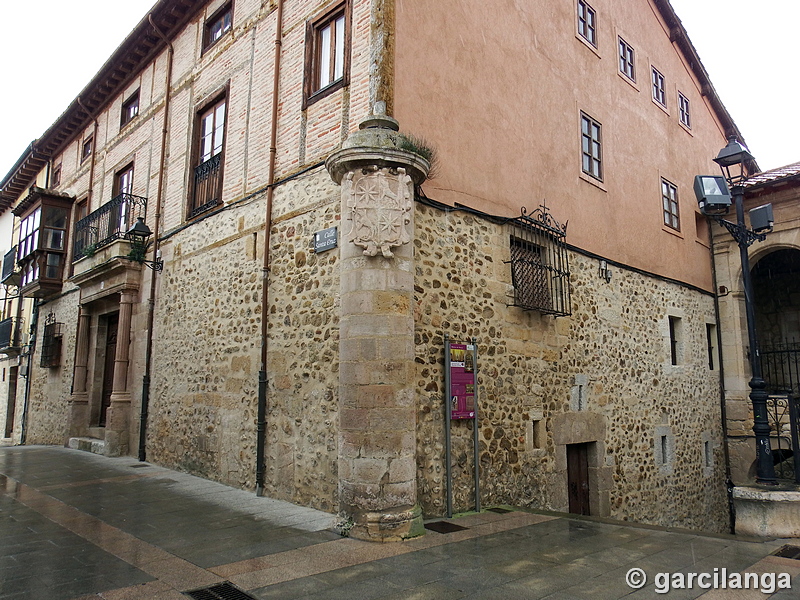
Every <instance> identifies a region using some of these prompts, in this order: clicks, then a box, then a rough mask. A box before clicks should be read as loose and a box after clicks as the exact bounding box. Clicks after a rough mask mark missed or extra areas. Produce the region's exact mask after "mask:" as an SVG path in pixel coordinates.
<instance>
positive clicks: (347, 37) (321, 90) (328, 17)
mask: <svg viewBox="0 0 800 600" xmlns="http://www.w3.org/2000/svg"><path fill="white" fill-rule="evenodd" d="M340 17H343V18H344V40H343V46H342V47H343V50H342V52H343V55H342V76H341V77H339V78H338V79H335V80H334V79H332V81H331V82H330V83H328V84H326V85H325V86H320V82H319V72H320V70H319V64H320V60H321V58H320V56H321V45H320V41H319V38H320V36H321V35H322V31H323V30H325V29H326V28H327V27H329V26H331V27H332V26H333V25H334V24H335V22H336V21H337V19H339V18H340ZM351 21H352V8H351V0H344V1H343V2H339V3H337V4H336V5H335V6H333V7H331V8H330V9H328V10H327V11H325V12H324V13H322V14H321V15H319V16H317V17H316V18H314V19H310V20H308V21H306V41H305V44H306V49H305V66H304V73H305V74H304V77H303V110H305V109H306V108H307V107H308V106H310V105H311V104H313V103H315V102H317V101H318V100H321V99H322V98H325V97H326V96H329V95H330V94H332V93H333V92H335V91H336V90H339V89H342V88H343V87H346V86H347V85H349V84H350V54H351V48H352V33H351V29H352V27H351ZM331 47H332V49H333V51H332V52H331V65H333V64H335V61H336V51H335V48H336V39H335V36H331ZM331 77H333V75H332V76H331Z"/></svg>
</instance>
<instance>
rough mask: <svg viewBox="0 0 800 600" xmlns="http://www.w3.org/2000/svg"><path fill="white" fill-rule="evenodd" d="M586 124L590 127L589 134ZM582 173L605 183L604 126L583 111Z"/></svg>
mask: <svg viewBox="0 0 800 600" xmlns="http://www.w3.org/2000/svg"><path fill="white" fill-rule="evenodd" d="M585 124H588V126H589V131H588V132H587V131H586V128H585V127H584V125H585ZM594 129H597V136H595V135H594ZM587 160H588V161H589V163H588V166H587ZM595 166H596V171H597V172H595V168H594V167H595ZM581 171H582V172H583V173H585V174H586V175H588V176H589V177H591V178H593V179H596V180H597V181H603V125H602V124H601V123H600V122H599V121H597V120H596V119H593V118H592V117H590V116H589V115H587V114H586V113H585V112H583V111H581Z"/></svg>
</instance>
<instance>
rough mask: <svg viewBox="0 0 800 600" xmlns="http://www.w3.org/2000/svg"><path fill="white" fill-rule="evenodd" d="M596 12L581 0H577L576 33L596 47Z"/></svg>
mask: <svg viewBox="0 0 800 600" xmlns="http://www.w3.org/2000/svg"><path fill="white" fill-rule="evenodd" d="M595 21H596V13H595V12H594V9H593V8H592V7H591V6H589V5H588V4H587V3H586V2H584V1H583V0H578V33H579V34H580V36H581V37H582V38H583V39H585V40H586V41H587V42H589V43H590V44H591V45H592V46H594V47H597V34H596V25H595Z"/></svg>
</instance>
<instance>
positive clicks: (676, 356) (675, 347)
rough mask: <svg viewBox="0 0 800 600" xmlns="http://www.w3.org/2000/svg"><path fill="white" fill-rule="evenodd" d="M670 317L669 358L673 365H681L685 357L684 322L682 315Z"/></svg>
mask: <svg viewBox="0 0 800 600" xmlns="http://www.w3.org/2000/svg"><path fill="white" fill-rule="evenodd" d="M668 319H669V359H670V364H671V365H673V366H677V365H680V364H681V363H682V359H683V322H682V319H681V318H680V317H673V316H670V317H668Z"/></svg>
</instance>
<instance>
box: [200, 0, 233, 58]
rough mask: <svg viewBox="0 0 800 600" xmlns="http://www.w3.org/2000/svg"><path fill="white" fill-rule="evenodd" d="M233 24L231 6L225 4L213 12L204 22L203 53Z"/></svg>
mask: <svg viewBox="0 0 800 600" xmlns="http://www.w3.org/2000/svg"><path fill="white" fill-rule="evenodd" d="M232 24H233V4H226V5H225V6H223V7H222V8H220V9H219V10H218V11H217V12H215V13H214V14H213V15H211V17H209V19H208V21H206V25H205V30H204V32H203V52H205V51H206V50H208V49H209V48H210V47H211V46H213V45H214V44H216V43H217V41H218V40H219V39H220V38H221V37H222V36H223V35H225V34H226V33H228V32H229V31H230V30H231V25H232Z"/></svg>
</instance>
